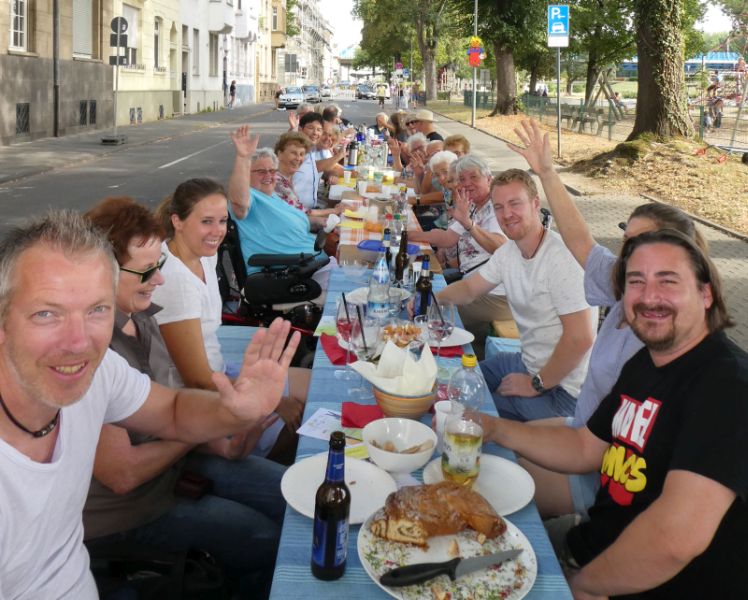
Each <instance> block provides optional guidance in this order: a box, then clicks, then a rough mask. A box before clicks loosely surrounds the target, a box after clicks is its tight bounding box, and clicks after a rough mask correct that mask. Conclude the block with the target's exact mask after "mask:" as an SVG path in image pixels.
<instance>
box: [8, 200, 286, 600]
mask: <svg viewBox="0 0 748 600" xmlns="http://www.w3.org/2000/svg"><path fill="white" fill-rule="evenodd" d="M117 274H118V266H117V263H116V261H115V259H114V256H113V254H112V250H111V247H110V245H109V243H108V241H107V240H106V238H105V237H103V236H102V235H101V234H100V233H99V232H98V231H97V230H96V229H95V228H94V226H93V225H91V224H90V223H89V222H88V221H87V220H85V219H83V217H82V216H80V215H77V214H74V213H71V212H52V213H49V214H48V215H46V216H45V217H42V218H40V219H38V220H36V221H34V222H31V223H29V224H27V225H24V226H21V227H18V228H16V229H14V230H13V231H11V233H10V234H8V235H7V236H6V238H5V239H4V240H3V241H2V243H0V407H1V408H2V410H1V411H0V598H15V599H27V598H28V599H32V598H80V599H85V600H88V599H93V598H97V597H98V596H97V592H96V585H95V583H94V580H93V577H92V576H91V574H90V572H89V570H88V554H87V553H86V551H85V549H84V547H83V543H82V541H83V527H82V524H81V511H82V508H83V504H84V502H85V500H86V494H87V492H88V487H89V483H90V481H91V472H92V465H93V460H94V456H95V453H96V444H97V441H98V436H99V432H100V431H101V427H102V425H103V424H104V423H108V422H117V423H119V424H121V425H122V426H123V427H127V428H128V429H133V430H135V431H138V432H141V433H144V434H151V435H154V436H157V437H159V438H162V439H174V440H180V441H184V442H194V443H200V442H203V441H207V440H210V439H216V438H219V437H221V436H226V435H230V434H233V433H238V432H240V431H244V430H246V429H248V428H249V427H253V426H256V425H257V424H258V423H259V422H260V421H261V420H263V419H264V418H265V417H266V416H267V415H268V414H270V413H271V412H272V411H273V409H274V408H275V407H276V406H277V404H278V402H279V400H280V397H281V393H282V391H283V386H284V381H285V377H286V373H287V371H288V365H289V363H290V361H291V357H292V356H293V352H294V350H295V348H296V346H297V345H298V339H299V338H298V334H295V335H294V336H292V338H291V340H290V341H289V344H288V347H287V348H286V349H285V350H284V349H283V347H284V344H285V340H286V337H287V335H288V332H289V324H288V323H284V322H282V321H280V320H277V321H276V322H274V323H273V324H272V325H271V326H270V328H269V329H268V330H261V331H260V339H257V337H256V336H255V338H254V339H253V340H252V342H251V343H250V345H249V346H248V348H247V351H246V353H245V356H244V362H243V364H242V368H241V372H240V374H239V377H238V378H237V379H236V380H235V381H234V383H231V382H230V381H229V380H228V378H227V377H226V376H225V375H223V374H219V373H216V374H214V375H213V378H214V382H215V383H216V386H217V387H218V390H219V391H218V392H207V391H200V390H185V389H182V390H179V391H177V390H172V389H169V388H166V387H163V386H160V385H158V384H156V383H152V382H151V381H150V379H149V378H148V376H147V375H144V374H142V373H139V372H138V371H136V370H134V369H132V368H131V367H129V366H128V365H127V363H126V362H125V360H124V359H123V358H121V357H119V356H118V355H117V354H116V353H114V352H113V351H111V350H108V346H109V341H110V339H111V336H112V330H113V325H114V312H115V282H116V280H117Z"/></svg>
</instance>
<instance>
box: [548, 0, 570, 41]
mask: <svg viewBox="0 0 748 600" xmlns="http://www.w3.org/2000/svg"><path fill="white" fill-rule="evenodd" d="M568 45H569V6H568V5H566V4H551V5H549V6H548V46H550V47H552V48H566V47H567V46H568Z"/></svg>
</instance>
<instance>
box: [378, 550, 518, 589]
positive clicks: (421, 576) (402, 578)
mask: <svg viewBox="0 0 748 600" xmlns="http://www.w3.org/2000/svg"><path fill="white" fill-rule="evenodd" d="M521 553H522V548H514V549H512V550H504V551H503V552H496V553H495V554H487V555H485V556H474V557H473V558H460V557H459V556H458V557H457V558H453V559H452V560H447V561H444V562H437V563H418V564H415V565H407V566H405V567H397V568H396V569H392V570H390V571H387V572H386V573H384V574H383V575H382V576H381V577H380V578H379V583H381V584H382V585H384V586H387V587H403V586H406V585H414V584H416V583H423V582H424V581H428V580H429V579H433V578H434V577H437V576H438V575H449V578H450V579H451V580H452V581H454V580H455V579H457V578H458V577H462V576H463V575H467V574H468V573H472V572H473V571H478V570H480V569H485V568H487V567H491V566H493V565H498V564H499V563H502V562H504V561H506V560H512V559H514V558H517V557H518V556H519V555H520V554H521Z"/></svg>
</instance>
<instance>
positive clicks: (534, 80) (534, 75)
mask: <svg viewBox="0 0 748 600" xmlns="http://www.w3.org/2000/svg"><path fill="white" fill-rule="evenodd" d="M537 85H538V68H537V65H533V67H532V69H531V70H530V95H533V94H534V93H535V88H536V87H537Z"/></svg>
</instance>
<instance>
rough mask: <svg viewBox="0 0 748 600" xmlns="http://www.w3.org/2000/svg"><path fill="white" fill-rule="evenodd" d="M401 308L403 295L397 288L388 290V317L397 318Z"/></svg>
mask: <svg viewBox="0 0 748 600" xmlns="http://www.w3.org/2000/svg"><path fill="white" fill-rule="evenodd" d="M402 308H403V295H402V294H401V293H400V289H399V288H394V287H393V288H390V291H389V315H390V316H391V317H397V316H399V315H400V311H401V310H402Z"/></svg>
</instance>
